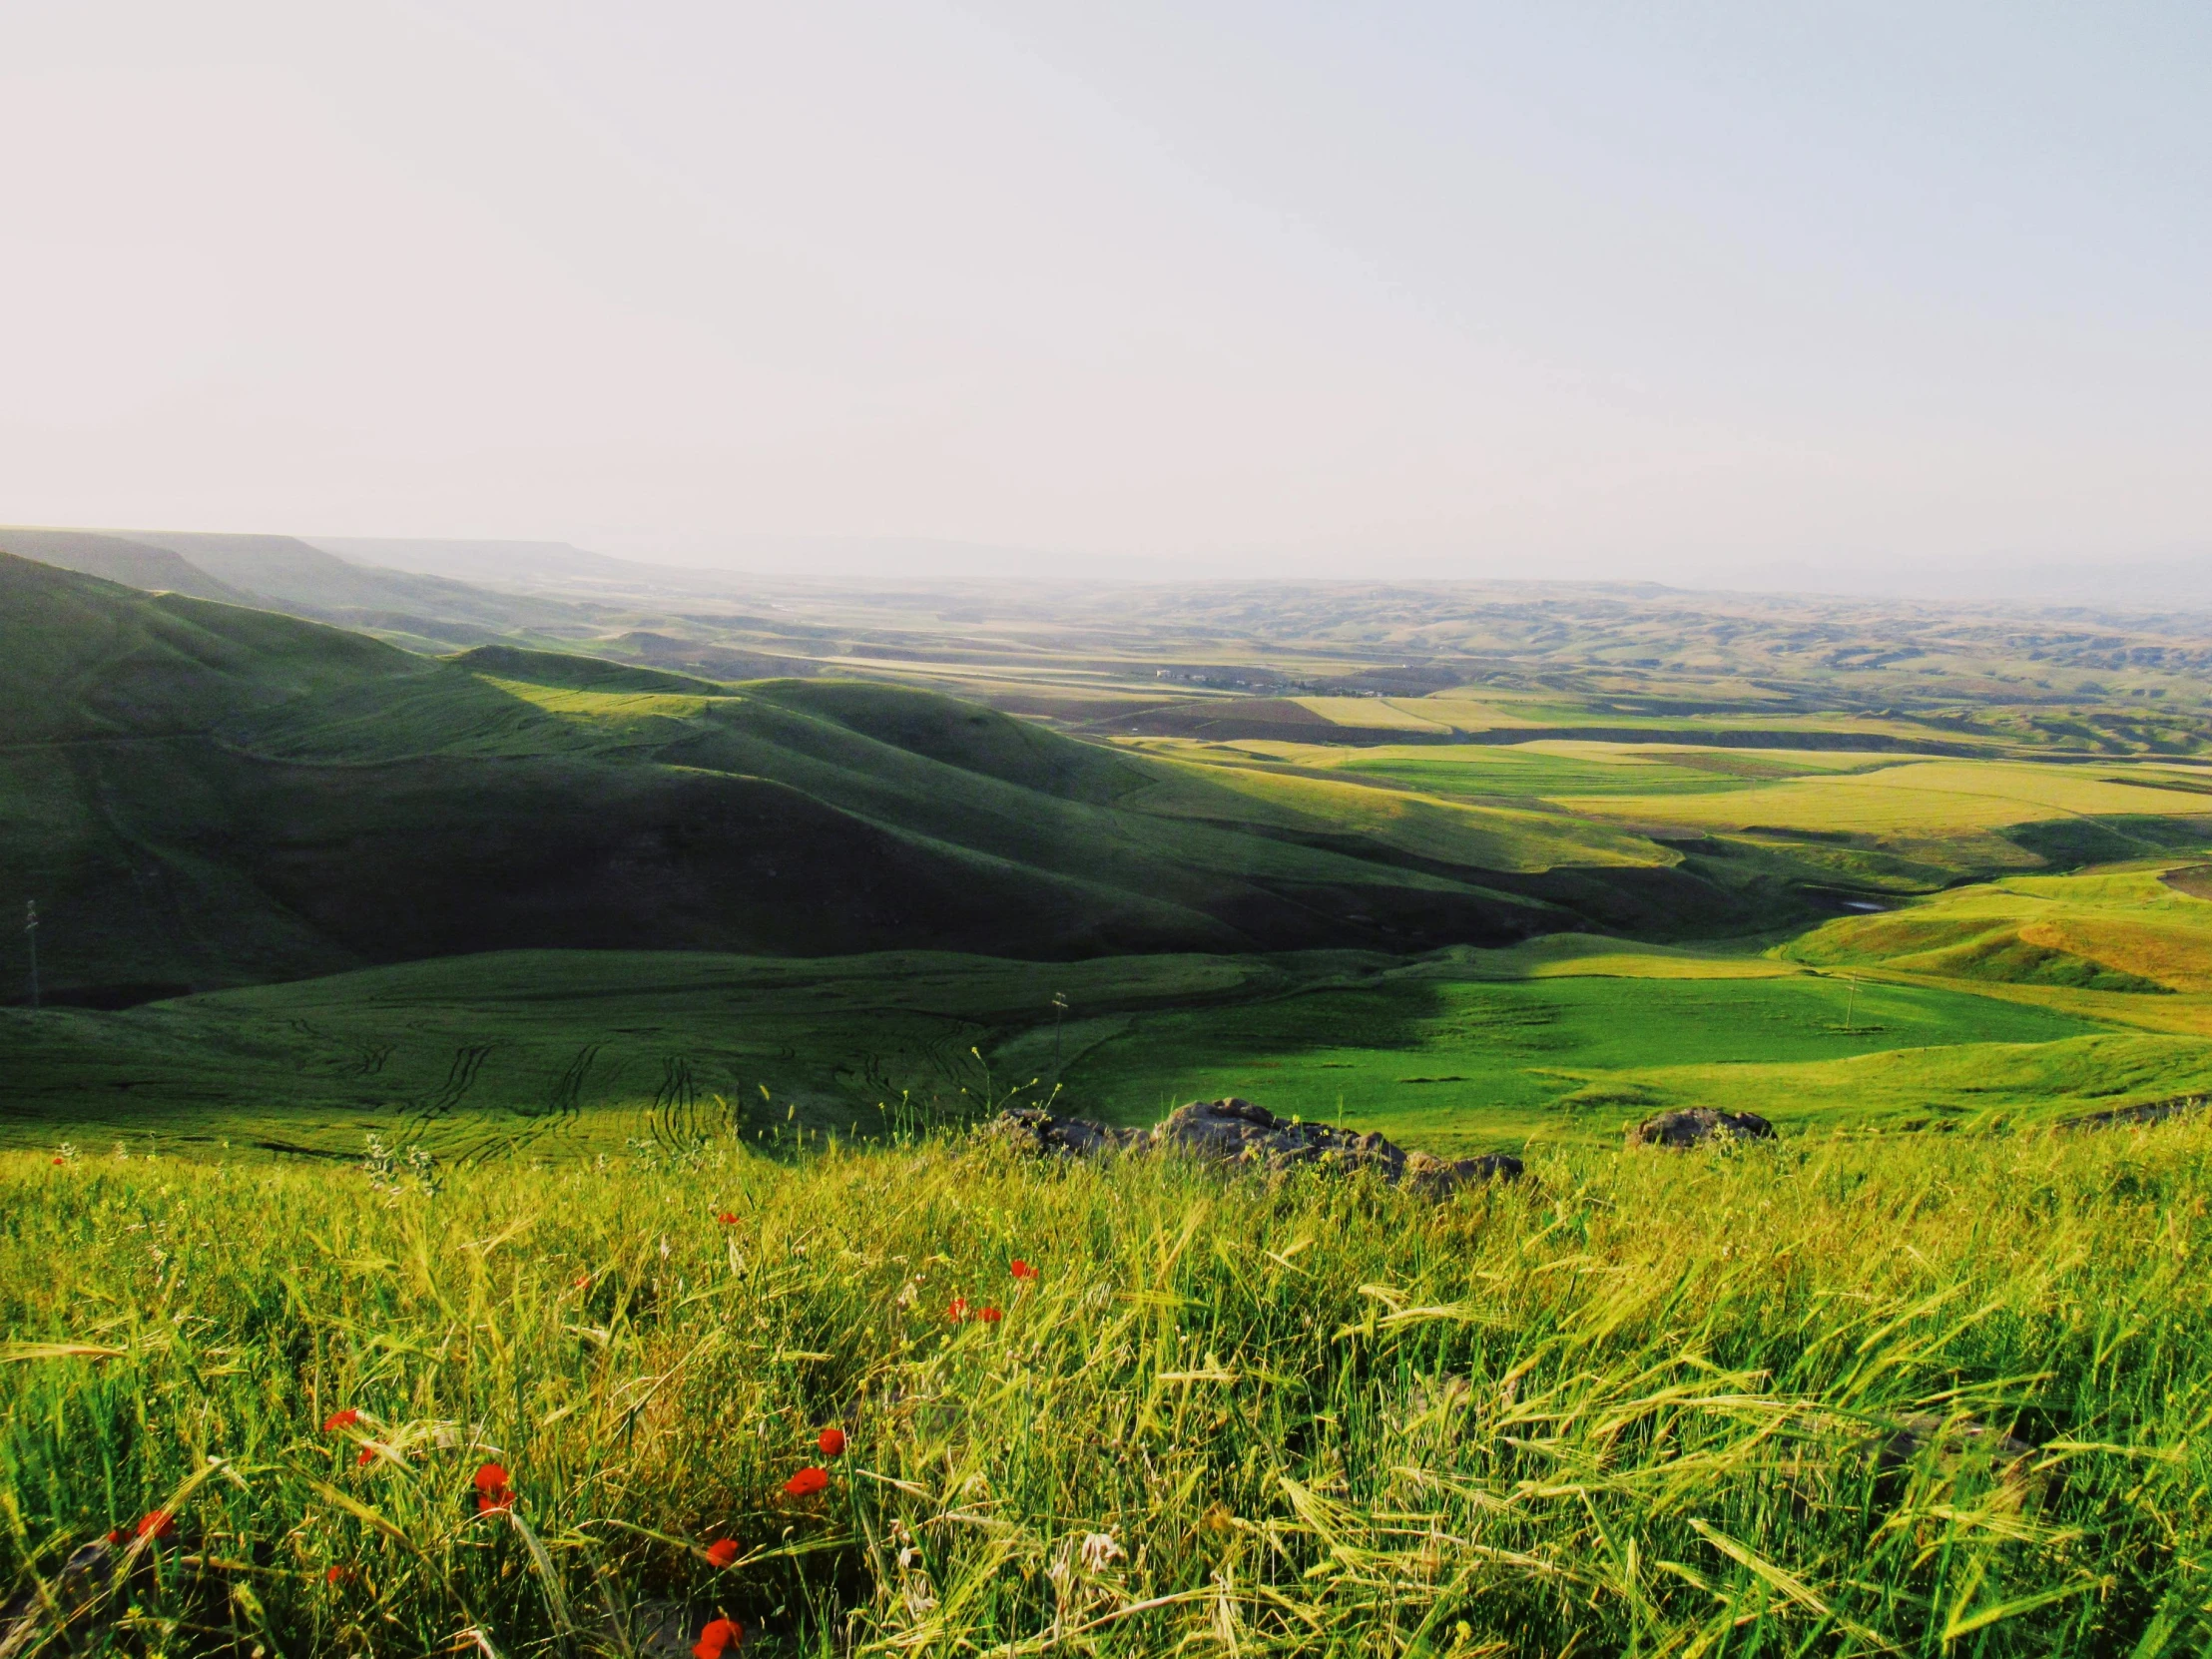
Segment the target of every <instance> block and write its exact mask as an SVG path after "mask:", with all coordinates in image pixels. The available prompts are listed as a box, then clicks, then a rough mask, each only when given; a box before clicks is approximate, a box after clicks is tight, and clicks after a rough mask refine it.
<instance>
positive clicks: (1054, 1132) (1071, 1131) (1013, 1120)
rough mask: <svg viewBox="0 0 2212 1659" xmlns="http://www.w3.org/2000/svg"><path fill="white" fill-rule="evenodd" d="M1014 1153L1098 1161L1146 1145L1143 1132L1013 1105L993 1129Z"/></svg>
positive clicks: (1032, 1107) (1036, 1108)
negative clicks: (1096, 1158) (1099, 1157)
mask: <svg viewBox="0 0 2212 1659" xmlns="http://www.w3.org/2000/svg"><path fill="white" fill-rule="evenodd" d="M992 1127H993V1128H994V1129H995V1130H996V1131H997V1133H999V1134H1000V1135H1002V1136H1004V1137H1005V1138H1006V1139H1007V1141H1009V1142H1010V1143H1012V1145H1013V1146H1014V1148H1015V1150H1017V1151H1020V1152H1028V1153H1033V1154H1036V1155H1038V1156H1040V1157H1052V1158H1095V1157H1097V1156H1098V1155H1099V1154H1100V1153H1104V1152H1119V1151H1122V1150H1125V1149H1126V1148H1129V1147H1135V1146H1142V1145H1145V1144H1146V1139H1147V1137H1146V1135H1145V1132H1144V1131H1143V1130H1142V1129H1116V1128H1113V1127H1111V1126H1110V1125H1107V1124H1103V1123H1092V1122H1091V1121H1090V1120H1089V1119H1088V1118H1056V1117H1054V1116H1053V1115H1052V1114H1051V1113H1050V1112H1048V1111H1046V1110H1045V1109H1044V1108H1043V1107H1041V1106H1012V1107H1008V1108H1007V1109H1006V1110H1005V1111H1004V1112H1001V1113H1000V1114H999V1116H998V1121H997V1122H996V1123H995V1124H994V1125H993V1126H992Z"/></svg>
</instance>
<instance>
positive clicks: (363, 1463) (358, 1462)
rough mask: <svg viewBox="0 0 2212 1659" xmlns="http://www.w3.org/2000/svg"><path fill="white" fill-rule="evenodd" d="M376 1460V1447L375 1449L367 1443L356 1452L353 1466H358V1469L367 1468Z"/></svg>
mask: <svg viewBox="0 0 2212 1659" xmlns="http://www.w3.org/2000/svg"><path fill="white" fill-rule="evenodd" d="M375 1461H376V1452H375V1449H374V1448H373V1447H371V1446H365V1445H364V1446H362V1447H361V1449H360V1450H359V1451H358V1452H357V1453H355V1454H354V1458H353V1466H354V1467H355V1468H357V1469H365V1468H367V1467H368V1465H369V1464H371V1463H373V1462H375Z"/></svg>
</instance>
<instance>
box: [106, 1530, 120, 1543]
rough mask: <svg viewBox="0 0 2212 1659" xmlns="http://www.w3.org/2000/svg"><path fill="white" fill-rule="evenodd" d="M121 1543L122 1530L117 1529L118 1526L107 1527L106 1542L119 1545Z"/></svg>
mask: <svg viewBox="0 0 2212 1659" xmlns="http://www.w3.org/2000/svg"><path fill="white" fill-rule="evenodd" d="M122 1541H123V1529H122V1528H121V1527H119V1526H111V1527H109V1528H108V1542H109V1543H111V1544H119V1543H121V1542H122Z"/></svg>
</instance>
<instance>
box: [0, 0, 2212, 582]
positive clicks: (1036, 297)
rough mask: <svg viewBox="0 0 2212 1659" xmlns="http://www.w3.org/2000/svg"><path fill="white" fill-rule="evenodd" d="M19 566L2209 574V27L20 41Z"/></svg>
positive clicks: (1922, 10) (6, 107)
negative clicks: (804, 560) (40, 549)
mask: <svg viewBox="0 0 2212 1659" xmlns="http://www.w3.org/2000/svg"><path fill="white" fill-rule="evenodd" d="M4 521H14V522H44V523H67V524H98V525H122V526H130V525H138V526H147V527H154V526H166V527H174V528H196V529H242V530H243V529H266V530H286V531H295V532H303V533H327V534H354V535H444V536H467V535H479V536H504V537H529V536H541V537H557V538H565V539H572V540H575V541H578V542H581V543H584V544H586V545H590V546H594V547H598V548H601V549H603V550H605V551H610V552H629V553H633V554H641V555H653V554H661V555H683V554H692V555H699V554H706V553H713V552H715V551H716V550H718V549H725V548H729V547H732V546H735V545H738V544H740V543H741V542H743V541H745V540H746V539H747V538H756V537H761V536H804V535H824V536H915V537H937V538H948V539H953V540H965V541H973V542H985V543H993V544H1002V545H1011V546H1018V547H1024V548H1039V549H1046V550H1051V552H1052V553H1053V554H1054V555H1055V557H1052V558H1049V559H1046V560H1043V561H1041V562H1040V564H1039V566H1038V568H1039V569H1041V570H1052V571H1060V570H1067V571H1072V570H1078V569H1085V568H1102V562H1103V561H1110V560H1113V559H1116V558H1122V557H1128V556H1137V557H1142V558H1146V559H1151V560H1168V561H1176V562H1178V564H1179V565H1181V566H1187V567H1188V568H1191V569H1194V570H1196V569H1201V568H1204V569H1230V568H1240V569H1251V570H1263V569H1270V568H1279V569H1297V570H1301V571H1320V570H1331V569H1334V570H1342V571H1346V572H1352V573H1358V572H1369V571H1389V572H1391V573H1406V574H1414V573H1433V574H1454V573H1457V574H1468V575H1488V574H1500V573H1502V574H1544V573H1547V572H1554V571H1556V572H1570V571H1571V572H1583V571H1596V570H1604V571H1611V572H1624V571H1626V572H1643V573H1649V574H1652V575H1658V576H1668V575H1680V574H1682V573H1683V572H1685V571H1687V570H1690V569H1692V568H1693V567H1694V568H1696V569H1700V570H1709V569H1713V568H1726V567H1728V566H1730V565H1732V564H1745V565H1749V564H1758V563H1763V562H1775V561H1783V562H1790V561H1811V562H1814V563H1816V564H1817V563H1820V562H1822V561H1840V562H1850V561H1867V560H1876V561H1880V560H1900V559H1902V560H1918V559H1926V558H1931V557H1973V556H1986V555H1991V554H2001V555H2004V556H2006V557H2047V556H2061V557H2074V556H2082V557H2141V556H2161V555H2163V556H2173V555H2177V554H2183V553H2188V552H2192V551H2203V552H2206V553H2207V556H2208V557H2212V7H2208V6H2206V5H2204V4H2202V3H2201V0H2178V3H2175V4H2171V5H2166V6H2150V5H2130V4H2124V3H2121V4H2115V3H2110V0H2099V3H2096V4H2090V3H2087V0H2084V3H2082V4H2078V5H2073V6H2067V7H2057V6H2050V5H2042V4H2034V3H2030V0H2005V3H2001V4H1991V5H1986V6H1983V5H1965V4H1947V3H1943V0H1916V3H1913V4H1901V5H1896V6H1881V5H1874V4H1855V5H1841V4H1823V5H1813V4H1788V3H1782V4H1776V3H1773V0H1767V3H1761V4H1744V5H1692V4H1673V5H1660V6H1650V5H1641V4H1622V5H1618V6H1595V5H1579V4H1570V3H1560V0H1541V3H1538V0H1527V3H1522V4H1517V5H1513V6H1488V5H1480V4H1433V5H1416V4H1396V5H1393V4H1387V3H1363V4H1353V3H1350V0H1346V3H1343V4H1333V5H1306V4H1300V3H1297V0H1265V3H1252V4H1239V3H1214V0H1175V3H1173V4H1165V3H1163V4H1153V3H1151V0H1112V3H1110V4H1108V3H1100V0H1090V3H1087V4H1081V5H1074V4H1060V3H1056V0H1007V3H1005V4H998V3H995V0H985V3H981V4H967V5H940V4H930V3H925V0H914V3H904V4H892V3H884V4H870V3H865V0H859V3H846V0H804V3H799V4H795V3H792V0H778V3H776V4H750V3H744V0H697V3H692V0H682V3H679V0H662V3H653V0H624V3H621V4H616V3H614V0H600V3H585V0H462V3H449V4H428V3H424V4H405V3H398V0H345V3H344V4H327V3H310V4H304V5H303V4H300V3H299V0H279V3H271V4H256V3H251V0H194V3H192V4H189V5H180V4H177V3H176V0H154V3H135V0H120V3H110V0H11V3H9V4H7V5H5V6H0V522H4ZM1171 568H1173V566H1171Z"/></svg>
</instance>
